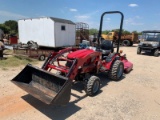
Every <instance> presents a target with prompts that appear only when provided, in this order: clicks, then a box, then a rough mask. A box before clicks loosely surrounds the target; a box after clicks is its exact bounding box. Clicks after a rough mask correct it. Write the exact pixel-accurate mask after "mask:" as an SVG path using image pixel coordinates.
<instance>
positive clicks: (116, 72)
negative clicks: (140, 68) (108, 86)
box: [109, 60, 124, 81]
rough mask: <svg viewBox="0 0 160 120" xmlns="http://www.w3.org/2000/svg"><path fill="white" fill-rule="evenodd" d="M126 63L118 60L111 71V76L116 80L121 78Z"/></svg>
mask: <svg viewBox="0 0 160 120" xmlns="http://www.w3.org/2000/svg"><path fill="white" fill-rule="evenodd" d="M123 71H124V64H123V62H121V61H120V60H116V61H115V62H114V63H113V64H112V66H111V69H110V71H109V78H110V79H112V80H115V81H118V80H120V78H121V77H122V75H123Z"/></svg>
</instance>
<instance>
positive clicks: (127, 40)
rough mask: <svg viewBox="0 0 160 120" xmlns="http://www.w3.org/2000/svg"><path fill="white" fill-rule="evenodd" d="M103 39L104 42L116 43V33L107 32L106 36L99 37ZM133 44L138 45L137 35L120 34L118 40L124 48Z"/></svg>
mask: <svg viewBox="0 0 160 120" xmlns="http://www.w3.org/2000/svg"><path fill="white" fill-rule="evenodd" d="M101 36H102V38H103V39H105V40H113V41H114V42H115V43H117V40H118V32H116V31H114V32H109V33H108V34H107V35H106V34H102V35H101ZM134 43H138V34H137V33H132V34H130V35H127V34H122V36H121V39H120V44H121V45H124V46H132V45H133V44H134Z"/></svg>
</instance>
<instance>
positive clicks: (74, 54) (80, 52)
mask: <svg viewBox="0 0 160 120" xmlns="http://www.w3.org/2000/svg"><path fill="white" fill-rule="evenodd" d="M94 52H95V51H94V50H91V49H82V50H77V51H75V52H72V53H69V54H68V56H67V58H69V59H75V58H84V57H86V56H88V55H90V54H92V53H94Z"/></svg>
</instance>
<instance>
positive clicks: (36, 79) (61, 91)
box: [12, 64, 72, 105]
mask: <svg viewBox="0 0 160 120" xmlns="http://www.w3.org/2000/svg"><path fill="white" fill-rule="evenodd" d="M12 82H13V83H14V84H16V85H17V86H18V87H20V88H21V89H23V90H25V91H26V92H28V93H29V94H31V95H32V96H33V97H35V98H37V99H39V100H41V101H42V102H44V103H46V104H54V105H66V104H67V103H68V102H69V100H70V94H71V85H72V81H71V80H70V79H68V78H66V77H63V76H60V75H57V74H53V73H50V72H48V71H45V70H43V69H40V68H37V67H33V66H32V65H30V64H28V65H26V67H25V68H24V69H23V70H22V71H21V72H20V73H19V74H18V75H17V76H16V77H15V78H13V79H12Z"/></svg>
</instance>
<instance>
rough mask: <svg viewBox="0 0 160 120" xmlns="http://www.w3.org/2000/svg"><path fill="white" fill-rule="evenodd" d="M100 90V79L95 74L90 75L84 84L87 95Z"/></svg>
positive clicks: (94, 93) (92, 94)
mask: <svg viewBox="0 0 160 120" xmlns="http://www.w3.org/2000/svg"><path fill="white" fill-rule="evenodd" d="M99 90H100V79H99V77H97V76H91V77H90V78H89V79H88V81H87V83H86V84H85V91H86V94H87V95H88V96H94V95H96V94H97V93H98V92H99Z"/></svg>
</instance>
